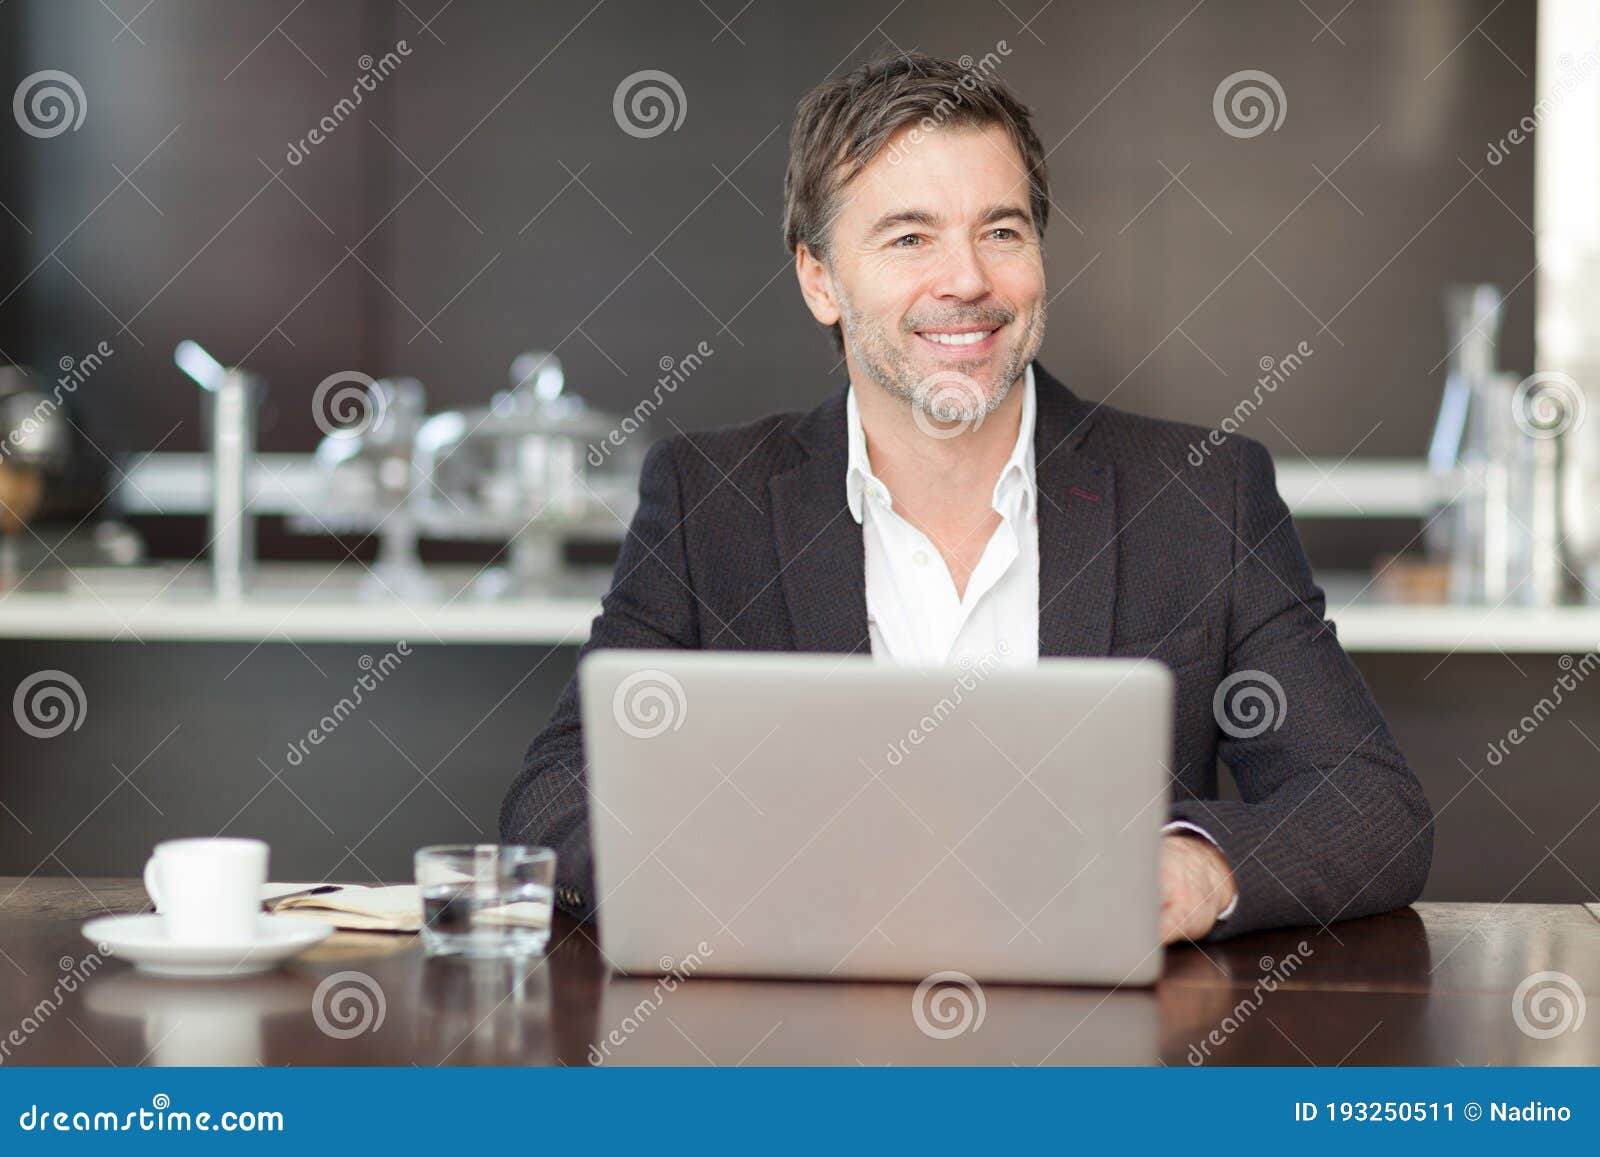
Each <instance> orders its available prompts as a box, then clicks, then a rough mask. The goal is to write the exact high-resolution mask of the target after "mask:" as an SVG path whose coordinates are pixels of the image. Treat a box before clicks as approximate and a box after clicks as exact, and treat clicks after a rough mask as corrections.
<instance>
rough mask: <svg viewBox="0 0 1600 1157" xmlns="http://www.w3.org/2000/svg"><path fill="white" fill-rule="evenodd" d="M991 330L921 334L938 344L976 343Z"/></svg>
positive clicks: (991, 331)
mask: <svg viewBox="0 0 1600 1157" xmlns="http://www.w3.org/2000/svg"><path fill="white" fill-rule="evenodd" d="M993 332H994V330H992V329H981V330H977V331H975V332H973V333H925V334H923V335H922V336H923V337H925V338H927V339H928V340H929V341H936V342H938V343H939V344H940V345H977V344H978V343H979V342H980V341H983V340H984V339H985V338H987V337H988V336H989V335H990V334H992V333H993Z"/></svg>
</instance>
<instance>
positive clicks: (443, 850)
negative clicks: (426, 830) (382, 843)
mask: <svg viewBox="0 0 1600 1157" xmlns="http://www.w3.org/2000/svg"><path fill="white" fill-rule="evenodd" d="M416 876H417V887H418V888H419V889H420V890H421V892H422V942H423V945H424V946H425V947H426V949H427V951H428V953H429V954H430V955H461V956H528V955H536V954H538V953H540V952H543V951H544V949H545V945H546V944H547V943H549V940H550V916H551V912H552V909H553V907H554V900H555V878H556V854H555V852H553V851H551V850H550V849H549V848H529V847H521V846H502V845H497V844H439V845H436V846H434V847H428V848H422V849H419V850H418V852H417V854H416Z"/></svg>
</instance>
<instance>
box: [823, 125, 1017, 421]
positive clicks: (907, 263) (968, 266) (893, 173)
mask: <svg viewBox="0 0 1600 1157" xmlns="http://www.w3.org/2000/svg"><path fill="white" fill-rule="evenodd" d="M840 199H841V203H840V206H839V208H838V215H837V217H836V218H835V220H834V222H833V225H832V229H831V232H830V246H829V260H828V262H827V263H826V267H825V268H823V267H820V266H816V263H814V262H813V263H812V264H813V266H814V268H813V270H812V272H811V274H810V275H809V277H808V274H807V272H806V269H805V262H804V261H802V263H801V281H802V285H803V286H806V288H807V294H806V296H807V302H808V304H809V305H810V306H811V309H812V312H813V314H815V315H816V317H817V319H818V320H819V321H821V322H823V324H828V323H830V322H831V321H833V320H835V316H830V315H836V319H837V320H838V321H839V322H840V325H841V327H842V328H843V330H844V339H845V351H846V356H847V359H848V361H849V362H850V369H851V377H852V378H853V379H856V380H860V376H861V375H864V376H865V377H867V378H870V379H871V380H872V381H874V382H876V383H877V384H878V385H880V386H881V387H883V388H884V389H885V390H886V391H888V392H889V393H890V394H892V395H894V396H895V397H898V398H901V399H902V400H905V401H907V402H909V403H910V404H911V405H912V407H913V408H914V409H915V410H918V411H920V412H921V413H922V414H924V415H927V416H928V417H931V418H934V419H937V420H939V421H942V422H963V423H973V422H976V421H979V420H981V419H982V418H983V417H984V415H986V414H988V413H990V412H992V411H993V410H994V409H995V407H997V406H998V405H999V404H1000V403H1001V401H1003V400H1004V399H1005V397H1006V394H1007V392H1008V391H1009V390H1010V388H1011V386H1012V384H1013V383H1014V382H1016V380H1017V379H1018V377H1019V376H1020V375H1021V374H1022V372H1023V370H1024V369H1025V368H1026V366H1027V364H1028V362H1029V361H1031V360H1032V358H1033V357H1034V355H1035V354H1036V353H1038V351H1039V345H1040V342H1041V341H1042V340H1043V338H1044V322H1045V300H1044V294H1045V284H1044V260H1043V253H1042V250H1041V247H1040V238H1039V236H1038V234H1037V233H1036V232H1035V230H1034V226H1033V222H1032V219H1031V216H1030V214H1029V210H1028V206H1029V199H1028V179H1027V172H1026V170H1025V169H1024V167H1023V162H1022V158H1021V156H1020V154H1019V153H1018V151H1017V148H1016V146H1015V145H1013V144H1012V142H1011V139H1010V137H1008V136H1007V135H1006V133H1005V131H1004V130H1003V129H1001V128H1000V127H998V126H989V127H986V128H982V129H975V128H969V127H959V128H949V127H946V128H940V129H935V130H933V131H932V132H923V133H919V134H915V135H914V134H913V131H912V130H910V129H906V130H903V131H902V132H901V133H900V134H899V135H897V136H896V137H895V138H894V139H893V140H892V141H891V142H890V143H889V146H888V147H887V148H885V149H884V150H883V151H882V152H881V153H879V154H878V156H877V157H875V158H873V160H872V163H871V164H869V165H868V166H866V167H865V168H864V169H863V170H862V171H861V172H860V173H859V174H857V175H856V177H855V179H854V180H852V181H851V182H850V184H849V185H847V186H846V187H845V188H844V189H843V190H842V191H841V193H840ZM808 280H809V285H808V284H807V283H808ZM819 307H820V308H819Z"/></svg>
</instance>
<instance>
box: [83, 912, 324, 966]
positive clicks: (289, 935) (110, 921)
mask: <svg viewBox="0 0 1600 1157" xmlns="http://www.w3.org/2000/svg"><path fill="white" fill-rule="evenodd" d="M256 927H257V930H258V931H257V939H256V940H254V941H253V942H251V943H249V944H174V943H172V942H171V941H170V940H168V939H167V933H166V928H165V926H164V925H163V923H162V919H161V917H160V916H158V915H156V914H154V913H146V914H142V915H137V916H102V917H100V918H99V919H98V920H90V921H89V922H88V923H87V924H85V925H84V926H83V935H84V936H85V937H86V938H87V939H89V940H92V941H94V942H95V943H97V944H104V945H105V946H106V947H107V948H109V949H110V950H111V952H112V955H114V956H118V957H120V958H121V959H123V960H126V961H128V962H129V963H131V964H133V965H134V966H135V967H136V968H138V969H139V971H141V972H149V973H154V974H155V975H157V976H191V977H194V976H215V977H226V976H249V975H251V974H252V973H257V972H266V971H268V970H269V969H272V968H276V967H277V966H278V965H279V964H281V963H282V962H283V961H285V960H287V959H288V958H289V957H291V956H293V955H294V954H295V953H297V952H303V951H305V950H306V949H307V948H310V947H311V946H312V945H313V944H316V943H319V942H320V941H323V940H326V939H327V938H328V936H329V935H331V934H332V932H333V926H332V925H331V924H323V923H319V922H317V921H314V920H306V919H303V918H299V917H289V916H265V915H264V916H262V917H261V918H260V920H259V922H258V923H257V925H256Z"/></svg>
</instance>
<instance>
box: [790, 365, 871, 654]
mask: <svg viewBox="0 0 1600 1157" xmlns="http://www.w3.org/2000/svg"><path fill="white" fill-rule="evenodd" d="M794 437H795V439H796V440H797V441H798V442H799V443H800V445H801V446H802V447H803V448H804V449H805V451H806V454H807V457H806V460H805V461H804V462H802V463H801V464H800V465H798V466H795V467H793V468H791V469H789V470H786V471H784V472H782V473H780V474H776V475H774V476H773V477H772V479H771V480H770V481H769V482H768V483H767V489H768V491H769V492H770V494H771V495H772V522H773V533H774V538H775V541H776V544H777V551H778V574H779V578H780V581H781V582H782V584H783V595H784V601H785V602H786V603H787V604H788V608H789V619H790V622H791V624H792V625H793V628H794V642H795V649H796V650H798V651H832V652H846V653H848V652H854V651H859V652H860V653H862V654H870V653H871V641H870V638H869V636H868V634H867V578H866V562H865V548H864V546H863V543H862V538H861V524H860V523H858V522H857V521H856V520H855V518H854V517H852V515H851V514H850V506H849V503H848V502H847V501H846V499H845V482H844V479H845V468H846V466H847V464H848V462H849V442H848V438H847V435H846V432H845V391H844V389H843V388H840V389H839V390H837V391H836V392H835V393H834V394H833V396H832V397H830V398H829V399H828V400H827V401H826V402H824V403H823V404H822V405H821V406H818V407H817V408H816V409H815V410H813V411H811V413H809V414H807V415H806V416H805V417H804V418H802V419H801V420H800V423H799V424H798V425H797V426H796V427H795V429H794Z"/></svg>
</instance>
